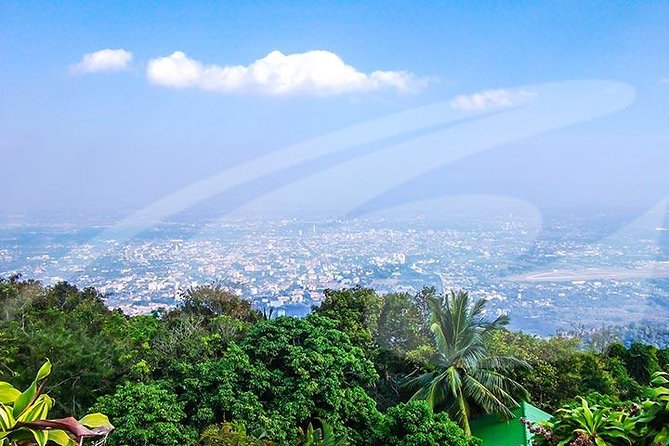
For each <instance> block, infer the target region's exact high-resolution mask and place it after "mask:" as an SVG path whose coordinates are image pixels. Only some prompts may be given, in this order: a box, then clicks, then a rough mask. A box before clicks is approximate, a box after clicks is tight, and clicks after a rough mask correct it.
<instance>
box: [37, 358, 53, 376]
mask: <svg viewBox="0 0 669 446" xmlns="http://www.w3.org/2000/svg"><path fill="white" fill-rule="evenodd" d="M50 373H51V361H49V360H48V359H47V360H46V362H45V363H44V365H42V367H40V369H39V372H37V378H35V381H41V380H43V379H44V378H46V377H47V376H49V374H50Z"/></svg>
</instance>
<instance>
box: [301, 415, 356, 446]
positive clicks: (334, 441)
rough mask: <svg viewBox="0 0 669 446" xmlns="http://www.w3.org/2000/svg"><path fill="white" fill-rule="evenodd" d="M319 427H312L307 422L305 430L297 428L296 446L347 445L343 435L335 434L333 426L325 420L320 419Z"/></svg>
mask: <svg viewBox="0 0 669 446" xmlns="http://www.w3.org/2000/svg"><path fill="white" fill-rule="evenodd" d="M320 422H321V427H317V428H314V426H313V424H311V423H309V425H308V426H307V429H306V430H303V429H302V428H298V429H297V446H348V441H347V440H346V438H345V437H342V436H338V435H337V434H335V431H334V428H333V427H332V426H331V425H330V424H328V423H327V422H326V421H325V420H320Z"/></svg>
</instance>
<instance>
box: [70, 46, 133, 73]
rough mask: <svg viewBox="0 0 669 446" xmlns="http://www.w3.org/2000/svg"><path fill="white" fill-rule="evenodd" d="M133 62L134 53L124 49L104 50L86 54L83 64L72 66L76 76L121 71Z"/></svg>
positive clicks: (82, 60) (72, 71)
mask: <svg viewBox="0 0 669 446" xmlns="http://www.w3.org/2000/svg"><path fill="white" fill-rule="evenodd" d="M130 62H132V53H131V52H130V51H126V50H123V49H104V50H100V51H96V52H94V53H88V54H84V57H83V58H82V59H81V62H79V63H78V64H75V65H71V66H70V72H71V73H74V74H82V73H99V72H103V71H121V70H125V69H126V68H128V66H129V65H130Z"/></svg>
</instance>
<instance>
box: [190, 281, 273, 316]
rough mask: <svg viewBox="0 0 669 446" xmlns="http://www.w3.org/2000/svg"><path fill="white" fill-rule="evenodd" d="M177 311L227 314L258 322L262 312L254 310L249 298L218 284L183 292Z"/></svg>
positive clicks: (207, 314) (213, 314)
mask: <svg viewBox="0 0 669 446" xmlns="http://www.w3.org/2000/svg"><path fill="white" fill-rule="evenodd" d="M177 312H181V313H185V314H193V315H200V316H204V317H205V318H206V319H212V318H213V317H214V316H221V315H227V316H229V317H231V318H232V319H237V320H240V321H245V322H250V323H254V322H258V321H259V320H261V319H262V314H261V313H260V312H259V311H258V310H254V309H253V307H252V306H251V303H250V302H249V301H248V300H245V299H242V298H241V297H239V296H236V295H235V294H232V293H230V292H229V291H227V290H225V289H224V288H222V287H220V286H218V285H204V286H198V287H195V288H189V289H188V290H186V291H185V292H183V293H182V294H181V305H180V306H179V309H178V310H177Z"/></svg>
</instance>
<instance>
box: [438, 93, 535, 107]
mask: <svg viewBox="0 0 669 446" xmlns="http://www.w3.org/2000/svg"><path fill="white" fill-rule="evenodd" d="M534 97H535V95H534V93H531V92H529V91H525V90H519V91H516V90H506V89H498V90H485V91H481V92H478V93H474V94H471V95H460V96H456V97H455V99H453V101H451V106H452V107H453V108H457V109H458V110H464V111H483V110H494V109H500V108H509V107H515V106H517V105H521V104H523V103H527V102H530V101H532V100H533V99H534Z"/></svg>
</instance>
